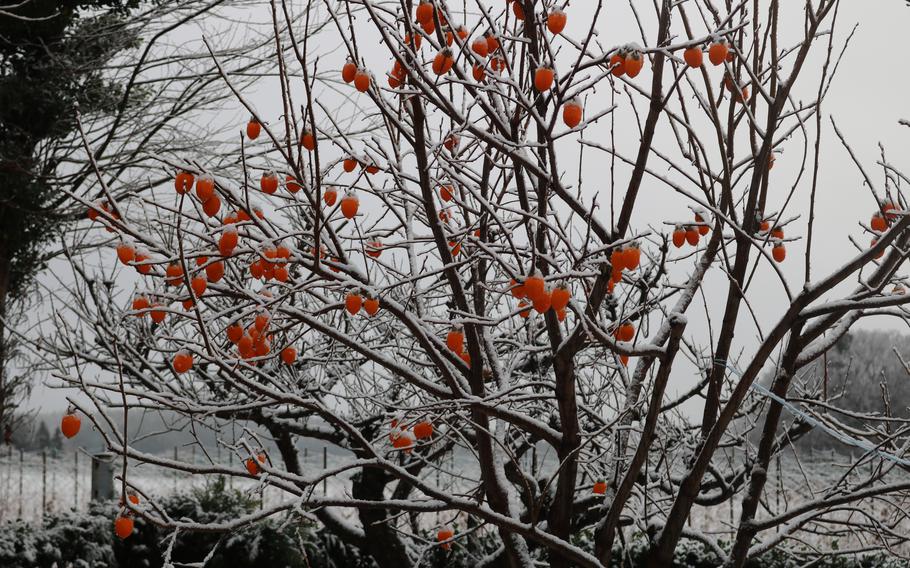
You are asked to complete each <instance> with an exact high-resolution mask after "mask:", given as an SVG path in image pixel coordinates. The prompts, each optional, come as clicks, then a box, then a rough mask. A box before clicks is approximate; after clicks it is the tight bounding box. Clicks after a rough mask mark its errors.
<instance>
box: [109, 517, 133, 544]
mask: <svg viewBox="0 0 910 568" xmlns="http://www.w3.org/2000/svg"><path fill="white" fill-rule="evenodd" d="M133 527H134V525H133V519H132V518H131V517H127V516H124V515H120V516H118V517H117V518H116V519H115V520H114V534H116V535H117V537H118V538H120V539H121V540H123V539H125V538H127V537H129V536H130V535H131V534H133Z"/></svg>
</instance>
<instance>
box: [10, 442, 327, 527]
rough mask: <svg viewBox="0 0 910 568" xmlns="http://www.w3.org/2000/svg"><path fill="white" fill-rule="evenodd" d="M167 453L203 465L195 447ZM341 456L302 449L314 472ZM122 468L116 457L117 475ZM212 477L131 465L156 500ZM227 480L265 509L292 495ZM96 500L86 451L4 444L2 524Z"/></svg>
mask: <svg viewBox="0 0 910 568" xmlns="http://www.w3.org/2000/svg"><path fill="white" fill-rule="evenodd" d="M168 457H169V458H173V459H177V460H184V461H189V462H190V463H201V460H202V459H203V456H202V455H201V453H200V455H199V456H197V455H196V450H195V448H192V449H186V448H183V449H180V448H174V450H173V453H172V454H169V455H168ZM197 457H198V458H199V461H198V462H197ZM337 459H338V458H337V457H336V456H333V455H332V454H331V453H330V452H328V451H327V449H326V448H322V449H321V451H319V450H317V451H315V452H312V453H310V452H309V451H304V452H303V466H304V468H307V469H311V470H312V469H326V468H327V467H330V466H334V465H335V464H333V462H334V461H336V460H337ZM118 460H119V458H118ZM214 460H215V461H216V462H217V463H219V464H221V465H225V466H230V467H235V468H236V467H238V464H237V462H236V461H233V462H230V461H228V460H227V459H224V460H223V461H222V459H221V456H216V457H214ZM206 461H208V460H206ZM119 470H120V468H119V461H117V462H116V463H115V464H114V474H115V475H117V474H118V473H119ZM210 479H211V478H210V477H209V476H202V475H190V474H187V473H184V472H177V471H167V470H164V469H162V468H159V467H155V466H151V465H148V464H140V463H130V464H129V481H130V483H131V484H134V485H136V486H137V487H139V488H141V489H142V491H143V492H144V493H146V494H148V495H150V496H152V497H154V498H156V499H157V498H164V497H169V496H172V495H176V494H180V493H186V492H188V491H191V490H193V489H197V488H201V487H203V486H204V485H205V483H206V481H207V480H210ZM227 484H228V487H229V488H231V489H238V490H240V491H247V492H250V493H255V494H256V495H257V497H258V498H259V499H260V503H261V506H263V507H267V506H270V505H274V504H277V503H281V502H284V501H287V500H290V499H292V498H293V496H291V495H288V494H286V493H284V492H283V491H280V490H278V489H276V488H274V487H269V486H268V485H261V484H260V483H259V482H258V481H257V480H255V479H248V478H235V477H232V476H228V478H227ZM116 487H117V486H116V483H115V491H114V494H115V495H119V490H117V489H116ZM343 490H344V489H343V484H342V481H341V480H335V479H333V480H330V481H328V482H323V483H322V484H320V486H319V487H318V488H316V491H320V492H322V493H323V494H329V493H331V494H333V495H334V494H337V493H340V492H342V491H343ZM91 498H92V456H91V455H89V454H88V453H86V452H85V451H84V450H81V449H77V450H63V451H51V450H47V451H42V452H24V451H21V450H17V449H14V448H13V447H12V446H5V447H0V523H2V522H5V521H11V520H17V519H21V520H25V521H28V522H34V521H38V520H40V519H41V518H42V517H44V516H45V515H50V514H53V513H55V512H59V511H66V510H76V511H86V510H88V507H89V502H90V501H91Z"/></svg>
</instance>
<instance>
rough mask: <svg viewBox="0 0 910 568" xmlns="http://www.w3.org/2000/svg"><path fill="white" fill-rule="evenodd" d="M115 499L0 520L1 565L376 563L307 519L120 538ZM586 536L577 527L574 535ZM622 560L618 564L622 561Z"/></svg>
mask: <svg viewBox="0 0 910 568" xmlns="http://www.w3.org/2000/svg"><path fill="white" fill-rule="evenodd" d="M161 505H162V507H163V508H164V510H165V511H166V512H167V514H168V515H169V516H170V517H172V518H175V519H183V520H188V521H192V522H195V523H219V522H222V521H225V520H227V519H230V518H233V517H236V516H237V515H240V514H243V513H249V512H251V511H253V510H255V509H256V508H257V507H258V506H259V505H258V502H257V501H256V500H255V499H252V498H250V497H248V496H246V495H245V494H243V493H241V492H239V491H236V490H231V489H228V488H227V487H226V486H225V483H224V481H223V479H218V480H216V481H215V482H213V483H211V484H210V485H208V486H207V487H205V488H202V489H197V490H193V491H191V492H189V493H184V494H179V495H176V496H173V497H170V498H167V499H165V500H163V501H162V502H161ZM116 512H117V509H116V508H115V507H114V504H113V503H111V504H106V505H99V504H94V505H93V506H92V507H91V509H90V510H89V511H88V512H73V511H69V512H64V513H60V514H56V515H53V516H49V517H47V518H46V519H45V520H44V522H43V523H41V524H40V525H37V524H29V523H26V522H22V521H15V522H7V523H5V524H3V525H0V567H2V568H51V567H54V566H56V567H58V568H68V567H72V568H135V567H142V568H160V567H162V566H164V565H165V561H166V559H167V557H168V556H169V557H170V560H171V561H172V562H174V563H175V564H176V565H178V566H179V565H181V564H187V563H200V562H203V561H205V566H206V567H207V568H262V567H266V566H267V567H269V568H309V567H319V568H374V567H375V564H374V563H373V562H372V560H370V559H364V558H363V557H362V556H361V555H360V554H359V553H358V552H357V550H356V549H354V548H352V547H350V546H348V545H346V544H345V543H343V542H341V541H340V540H339V539H338V538H337V537H335V536H334V535H332V534H330V533H328V532H327V531H323V530H320V527H319V526H317V525H314V524H310V523H309V522H307V521H301V520H299V519H298V520H288V519H285V520H283V521H281V520H277V519H273V520H269V521H266V522H263V523H260V524H256V525H254V526H251V527H249V528H248V529H245V530H242V531H238V532H235V533H231V534H214V533H180V534H177V535H176V536H175V535H174V534H173V533H171V532H168V531H163V530H160V529H159V528H157V527H155V526H152V525H149V524H147V523H146V522H145V521H143V520H142V519H141V518H140V519H137V520H136V531H135V532H134V534H133V535H132V536H131V537H129V538H128V539H126V540H125V541H120V540H119V539H117V538H115V537H114V535H113V530H112V520H113V518H114V516H115V515H116ZM589 537H590V534H589V533H588V532H582V533H579V535H578V539H581V540H584V539H587V538H589ZM646 544H647V541H646V539H645V538H644V535H641V534H638V535H635V536H632V538H631V539H630V542H629V547H628V549H626V550H623V551H620V550H617V551H616V552H615V554H614V555H613V561H612V563H611V566H620V565H622V566H645V565H646V564H645V556H646V553H647V550H648V547H647V545H646ZM467 548H471V549H473V550H474V551H475V552H477V551H480V550H487V551H490V552H492V551H493V550H495V548H496V543H494V542H493V541H492V540H491V539H490V537H489V535H484V533H483V532H482V531H479V532H477V533H474V534H473V535H471V536H470V537H469V540H468V542H466V546H462V547H455V548H453V549H452V550H451V551H450V552H445V551H443V550H441V549H438V548H435V547H434V548H433V549H432V551H431V552H429V553H428V554H426V555H425V556H424V557H423V558H422V559H421V562H420V565H421V566H426V567H427V568H441V567H443V566H445V567H447V568H462V567H463V568H467V567H468V566H470V560H469V556H468V555H467V554H466V550H467ZM804 560H805V558H802V559H797V558H794V557H792V556H789V555H787V554H785V553H784V552H783V551H775V552H773V553H771V554H769V555H766V556H765V557H762V558H761V559H760V561H757V562H752V563H750V564H749V565H748V566H749V568H788V567H791V566H794V565H799V564H800V563H801V562H802V561H804ZM620 563H622V564H620ZM719 565H720V560H719V559H718V558H717V556H716V555H714V554H713V553H711V552H710V551H708V550H707V549H706V548H705V547H703V546H702V545H700V544H698V543H695V542H693V541H684V542H683V543H682V544H681V546H680V547H679V549H678V551H677V556H676V562H675V563H674V567H677V568H715V567H717V566H719ZM899 565H902V564H898V563H896V562H892V561H888V560H886V559H884V558H882V557H881V556H874V557H865V558H848V557H836V558H832V559H830V560H825V559H819V561H818V563H816V564H813V566H814V567H816V568H873V567H875V568H896V567H897V566H899Z"/></svg>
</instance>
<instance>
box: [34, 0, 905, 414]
mask: <svg viewBox="0 0 910 568" xmlns="http://www.w3.org/2000/svg"><path fill="white" fill-rule="evenodd" d="M486 3H487V5H490V6H495V7H496V8H497V9H499V4H500V2H496V1H494V0H488V1H487V2H486ZM573 4H574V5H573V6H571V7H570V8H569V22H570V23H569V27H568V29H567V32H566V33H567V34H569V35H573V36H574V37H580V35H581V29H582V26H583V25H584V23H585V20H586V18H585V17H584V14H581V12H583V11H584V10H585V9H586V8H583V7H582V6H584V5H586V4H585V3H583V2H577V1H576V2H575V3H573ZM607 4H608V9H607V10H605V12H604V14H603V15H602V17H601V21H599V22H598V23H597V29H598V32H599V34H600V36H599V37H600V38H601V41H602V42H603V44H604V45H605V46H607V47H609V46H611V45H614V44H620V43H626V42H629V41H636V42H639V43H641V40H640V38H639V37H638V31H637V30H638V28H637V26H636V25H635V24H634V20H633V19H632V18H631V11H630V8H629V5H628V3H627V2H608V3H607ZM635 4H636V5H637V6H638V9H639V11H640V13H641V14H642V16H643V17H644V18H645V19H646V21H652V20H653V15H652V13H653V9H652V8H651V5H652V4H651V2H635ZM760 4H762V5H763V6H766V5H767V4H768V2H767V1H766V0H763V1H762V2H760ZM783 4H785V5H789V6H788V7H787V8H786V11H785V13H784V15H783V17H782V28H783V29H784V33H785V35H786V34H790V35H789V36H788V37H789V38H790V41H783V42H782V43H783V44H785V45H792V43H793V41H794V39H795V36H793V35H792V34H793V33H796V32H798V31H799V30H800V29H801V28H802V25H803V21H802V16H801V14H800V11H799V6H800V5H802V2H793V3H792V5H790V4H791V3H789V2H787V3H783ZM295 5H296V6H297V9H299V7H300V6H301V5H302V2H299V1H298V2H295ZM320 5H321V3H320ZM245 10H251V12H250V13H249V14H246V13H243V12H242V11H241V13H240V14H239V15H240V16H241V18H240V19H241V20H243V19H256V20H262V18H264V17H267V12H265V11H263V9H262V8H261V7H258V8H256V11H255V13H253V12H252V8H245ZM691 15H692V14H691V13H690V16H691ZM468 21H469V23H473V21H474V20H473V19H471V18H469V19H468ZM854 24H859V27H858V28H857V31H856V34H855V36H854V38H853V40H852V43H851V45H850V47H849V50H848V51H847V53H846V55H845V56H844V58H843V61H842V62H841V66H840V69H839V70H838V75H837V77H836V79H835V81H834V84H833V86H832V89H831V91H830V92H829V94H828V96H827V98H826V99H825V101H824V106H823V113H824V120H823V132H824V136H823V141H822V146H821V156H822V157H821V163H822V166H821V171H820V179H819V185H818V194H819V200H818V204H817V209H816V228H817V233H816V236H815V245H814V246H815V247H817V249H816V254H815V255H813V256H814V258H813V266H814V274H815V275H816V277H818V276H820V275H823V274H825V273H826V272H828V271H830V270H831V269H833V268H835V267H836V266H839V265H840V264H842V263H843V261H844V260H845V259H846V258H848V257H849V255H851V254H852V253H853V249H852V246H851V244H850V242H849V240H848V236H849V235H853V236H855V237H857V238H858V239H859V241H860V242H862V243H867V242H868V239H869V237H868V236H866V235H863V234H862V231H861V229H860V228H859V226H858V225H857V221H862V222H864V223H867V222H868V219H869V216H870V215H871V213H872V212H873V210H874V209H875V203H874V201H873V199H872V197H871V195H870V193H869V191H868V189H867V188H866V187H864V186H863V183H862V178H861V176H860V173H859V172H858V171H857V169H856V168H855V166H854V165H853V164H852V163H851V162H850V160H849V157H848V155H847V153H846V152H845V150H844V149H843V147H842V146H841V144H840V142H839V141H838V140H837V139H836V137H835V136H834V134H833V130H832V128H831V125H830V121H829V118H828V117H829V115H830V116H833V117H834V119H835V120H836V121H837V124H838V126H839V128H840V129H841V131H842V132H843V134H844V135H845V137H846V138H847V140H848V141H849V143H850V144H851V146H852V147H853V149H854V151H855V152H856V154H857V156H858V157H859V158H860V160H862V162H863V165H864V167H866V169H867V171H868V172H869V173H870V175H871V177H872V179H873V181H874V183H875V184H876V187H877V188H878V189H879V190H881V189H882V188H883V185H884V182H883V176H882V173H881V168H879V167H877V166H876V165H875V162H876V160H878V159H879V158H880V149H879V147H878V144H879V143H881V144H883V146H884V148H885V151H886V153H887V156H888V159H889V161H890V162H891V163H892V164H894V165H896V166H897V167H901V166H904V165H906V164H905V162H906V159H905V156H904V155H903V150H904V148H906V145H907V142H908V141H910V128H908V127H906V126H900V125H899V124H898V119H901V118H905V117H907V118H910V111H908V110H907V109H906V93H907V87H908V79H907V78H906V77H905V75H906V74H905V73H903V72H902V71H903V69H904V68H905V67H906V63H905V59H906V54H907V53H908V52H910V49H908V48H910V45H908V43H910V40H908V34H907V32H906V30H908V29H910V10H908V8H907V6H906V5H905V4H904V3H903V2H900V1H898V0H891V1H884V0H878V1H874V2H870V1H855V0H845V1H844V2H843V5H842V6H841V10H840V14H839V16H838V21H837V29H836V38H837V41H836V46H837V47H836V49H837V50H838V51H839V49H840V47H841V46H842V45H843V41H844V39H845V38H846V37H847V35H848V34H849V33H850V31H851V30H852V29H853V26H854ZM213 25H214V26H220V25H221V24H218V23H211V22H208V23H204V24H203V26H202V27H201V26H199V25H195V24H194V25H192V26H190V27H188V28H186V29H185V30H183V31H182V32H181V38H180V39H186V40H196V39H198V38H199V37H201V34H202V33H203V32H202V30H203V29H209V30H211V27H210V26H213ZM238 25H239V24H238ZM653 29H654V27H653V26H651V28H650V30H651V31H649V32H648V33H649V39H651V40H652V41H653V37H654V35H655V34H654V32H653ZM696 29H697V33H702V32H703V31H704V30H703V28H699V27H697V28H696ZM674 30H675V31H677V32H679V31H680V30H681V26H678V25H677V26H676V27H675V28H674ZM335 34H336V32H335V30H334V29H333V28H330V29H329V30H328V32H327V33H326V34H325V35H324V37H319V36H317V38H315V39H316V40H317V41H318V42H319V43H318V46H319V50H320V51H321V52H322V54H323V55H322V57H321V59H320V68H321V69H329V68H333V67H334V68H336V69H337V68H340V65H341V62H342V60H343V53H342V52H341V50H337V49H336V48H337V47H338V46H337V40H336V36H335ZM358 39H359V41H360V49H361V51H362V52H364V53H365V54H366V55H365V57H366V59H367V63H368V64H369V66H370V68H371V69H372V70H373V71H374V73H375V74H377V75H380V74H381V73H384V72H385V71H386V70H387V69H388V68H389V67H390V63H389V62H390V58H389V56H388V54H387V52H386V51H385V49H384V48H382V49H374V47H375V44H373V45H371V44H370V43H369V40H370V39H371V36H370V34H369V33H367V32H364V34H362V35H358ZM824 43H826V40H825V42H824ZM425 49H426V48H425ZM822 57H823V51H822V43H819V45H818V46H817V48H816V49H815V51H814V52H813V55H812V57H810V59H809V60H808V62H807V65H806V70H805V71H804V73H803V75H802V76H801V78H800V80H799V82H798V84H797V86H796V88H795V90H794V99H796V100H802V101H809V100H811V99H812V98H813V97H814V96H815V90H816V89H817V81H816V80H815V78H816V77H818V75H819V74H820V69H821V62H822ZM561 59H562V58H561ZM561 59H560V60H561ZM787 68H789V65H788V66H787ZM715 75H716V78H717V80H718V81H719V80H720V74H719V72H718V71H716V70H712V77H714V76H715ZM379 80H381V81H383V84H384V80H383V79H382V78H380V79H379ZM635 81H636V83H637V84H640V85H642V86H645V87H647V86H649V85H650V72H649V69H648V67H647V65H646V67H645V70H644V71H643V72H642V74H641V75H640V76H639V77H638V78H637V79H636V80H635ZM273 87H274V82H270V81H263V82H262V85H261V86H259V87H258V88H257V89H256V91H255V92H254V93H250V96H251V99H252V100H253V101H254V104H255V105H256V106H257V109H259V111H260V112H262V113H263V115H265V116H269V117H272V119H273V120H276V121H277V117H278V116H279V115H280V114H281V112H282V111H281V108H280V100H279V98H278V97H277V96H275V91H274V89H273ZM320 97H321V100H322V102H323V104H325V105H326V106H327V107H330V108H331V107H333V106H335V105H336V102H339V101H340V98H339V95H338V94H337V93H335V92H331V91H323V92H321V93H320ZM589 100H590V102H589V104H588V112H589V113H593V112H596V109H598V108H604V107H607V106H609V104H610V101H609V89H606V88H604V89H601V90H599V91H598V93H597V94H594V95H592V98H591V99H589ZM617 102H618V104H619V109H618V113H619V114H618V115H617V129H618V130H619V131H620V141H619V142H618V144H617V145H618V147H620V148H622V147H623V145H625V146H624V147H625V148H627V150H626V151H627V153H628V154H629V155H632V154H633V153H634V151H635V149H636V142H637V135H638V134H637V128H636V127H635V126H634V124H633V123H631V122H628V120H629V117H630V116H631V113H630V110H629V102H628V99H627V98H625V96H623V97H618V98H617ZM725 104H726V103H725ZM693 107H694V105H693ZM693 107H690V108H693ZM724 108H726V107H724ZM643 109H644V107H643V106H642V105H639V111H640V112H642V110H643ZM235 111H236V109H230V112H225V113H224V114H223V115H222V116H221V117H219V119H220V120H226V121H236V122H237V123H238V124H240V125H242V123H243V122H244V121H245V118H244V117H245V113H241V112H235ZM813 122H814V119H813ZM812 128H813V129H814V126H812ZM671 136H672V135H671V131H670V129H669V128H668V127H667V121H666V120H663V119H662V120H661V126H660V127H659V131H658V136H657V143H656V146H658V147H660V148H672V147H673V145H674V143H673V142H672V138H671ZM583 137H584V138H585V139H587V140H592V141H596V142H600V143H602V144H605V145H609V143H610V142H609V119H604V120H602V121H601V122H600V123H599V124H596V125H592V126H590V127H589V128H588V129H587V131H585V133H584V134H583ZM560 144H561V146H560V151H561V152H562V153H563V156H564V157H563V158H562V160H563V164H564V166H563V167H564V168H565V169H566V170H567V174H566V176H567V179H573V180H574V179H575V177H576V175H577V162H575V160H574V156H575V155H576V154H577V148H578V144H577V137H575V136H573V137H567V138H565V139H563V140H562V141H561V142H560ZM783 148H784V152H783V154H782V155H779V156H778V159H777V162H776V166H775V169H774V170H773V172H772V174H771V189H770V192H769V194H770V198H769V208H770V209H771V210H776V209H777V208H778V207H779V206H780V205H781V204H782V202H783V199H784V198H785V196H786V194H787V193H788V192H789V191H790V186H791V184H792V183H793V181H794V178H795V174H796V171H797V170H798V168H799V161H800V159H801V153H802V142H801V140H800V139H799V137H794V138H793V139H792V140H789V141H787V142H786V143H785V144H784V145H783ZM585 152H586V158H585V164H584V179H585V189H586V191H585V194H586V195H589V196H591V195H593V193H594V191H599V192H600V195H601V196H603V195H607V194H609V187H607V186H605V185H604V180H608V179H609V175H608V172H605V171H604V164H605V163H607V160H606V159H605V155H602V156H595V155H594V152H593V150H591V149H587V150H585ZM336 154H337V151H336ZM674 154H675V153H674ZM337 157H338V156H337V155H334V154H332V153H331V152H329V156H328V157H327V158H325V159H326V160H329V159H335V158H337ZM649 165H650V166H651V167H654V168H655V169H658V170H661V169H662V166H661V165H660V164H659V161H658V160H657V159H655V158H653V157H652V159H651V161H650V163H649ZM908 171H910V168H908ZM616 177H617V193H618V194H619V195H621V194H622V189H623V188H624V187H625V183H626V182H627V180H628V171H627V170H618V171H617V176H616ZM809 180H810V176H809V172H807V174H806V175H804V177H803V180H802V182H801V185H800V187H799V188H798V190H797V193H796V197H795V201H794V202H793V204H792V205H791V206H790V207H789V208H788V210H787V214H786V215H785V216H786V217H789V216H793V215H800V216H801V217H800V218H799V219H798V220H797V221H796V222H795V223H793V224H791V225H790V226H789V227H788V231H787V232H788V237H789V236H801V237H802V236H805V231H806V220H807V218H806V215H805V213H806V211H807V204H808V187H809ZM598 184H600V187H598ZM640 198H641V200H640V204H641V205H640V206H639V207H638V208H637V211H636V217H635V219H636V220H635V222H634V223H633V230H634V231H636V232H642V231H645V230H647V229H648V225H649V224H651V227H653V228H654V229H665V228H664V227H663V226H662V225H661V224H660V223H661V221H663V220H666V219H673V220H676V219H679V220H688V219H689V218H690V213H689V210H688V208H687V207H686V205H687V202H686V201H685V200H684V199H682V198H681V197H680V196H678V195H675V194H673V193H672V192H671V190H669V189H668V188H667V187H666V186H664V185H662V184H660V183H659V182H657V181H656V180H654V179H653V178H651V179H648V178H646V180H645V183H644V185H643V188H642V194H641V195H640ZM600 203H601V215H602V216H603V217H602V219H603V220H605V221H608V217H607V212H608V203H607V202H606V201H605V200H604V198H603V197H601V201H600ZM367 212H368V213H369V209H367ZM607 224H609V223H608V222H607ZM804 245H805V243H804V241H802V240H800V241H797V242H794V243H789V244H788V245H787V246H788V260H787V262H786V263H784V264H783V266H782V268H783V271H784V273H785V274H786V276H787V277H788V279H789V283H790V287H791V289H794V290H798V289H799V288H800V287H801V286H802V275H803V255H804V250H805V249H804ZM111 256H113V253H112V255H111ZM43 280H44V282H50V279H49V278H47V277H46V276H45V277H43ZM676 281H679V278H677V279H676ZM749 295H750V298H751V301H752V302H753V307H754V308H755V309H756V312H757V316H758V318H759V320H760V322H761V324H762V325H763V327H764V328H767V326H768V324H769V323H770V322H773V321H775V319H776V317H777V316H778V315H779V314H780V313H781V312H782V311H783V307H784V296H783V294H782V292H781V287H780V285H779V283H778V282H777V281H776V277H774V276H773V274H772V273H771V272H770V271H769V270H767V269H764V270H763V269H760V270H759V272H758V274H757V276H756V280H755V282H753V283H752V286H751V288H750V290H749ZM705 296H706V300H705V301H706V303H707V304H708V309H709V310H710V312H711V314H712V318H715V319H716V322H719V319H720V315H721V314H722V309H723V303H724V301H725V296H726V280H725V278H724V277H723V275H722V274H721V273H720V272H719V271H717V270H716V269H715V270H714V271H713V272H712V275H711V276H710V277H709V278H708V280H707V282H706V287H705ZM689 316H690V326H689V329H688V332H687V334H688V337H689V338H690V339H691V340H692V341H694V342H695V344H696V345H700V346H706V337H707V336H706V334H705V330H706V327H705V325H704V322H705V315H704V308H703V305H702V301H701V300H700V299H699V300H697V301H696V302H695V304H693V306H692V308H691V309H690V311H689ZM743 316H744V321H743V322H742V323H743V324H744V325H743V327H742V331H740V332H739V333H738V334H737V339H736V341H735V343H734V352H736V351H738V350H740V349H741V350H744V352H745V353H749V351H750V350H751V349H752V348H753V347H754V345H755V338H756V334H755V330H754V326H752V325H751V323H749V321H747V320H749V319H751V318H750V316H749V315H748V313H745V314H743ZM717 325H718V324H717V323H715V326H717ZM858 327H860V328H863V327H866V328H869V327H878V328H887V329H891V328H893V329H902V328H903V324H901V323H900V322H899V321H898V320H896V319H869V320H865V321H864V322H863V323H862V324H860V325H859V326H858ZM715 331H716V327H715ZM691 371H692V370H691V368H689V369H685V368H680V369H678V370H675V371H674V377H673V383H672V386H671V392H670V393H669V394H668V396H673V388H674V387H675V389H676V390H677V391H683V390H686V389H687V388H688V387H689V386H691V384H692V383H693V381H694V380H695V378H694V377H693V376H692V375H691ZM64 397H65V393H64V392H63V391H60V390H51V389H48V388H46V387H44V386H37V387H36V389H35V391H34V393H33V395H32V397H31V399H30V400H29V402H28V406H29V407H30V408H37V409H40V410H42V411H53V412H56V411H58V410H59V409H60V408H62V407H63V406H64V405H65V401H64ZM688 410H689V411H695V410H697V407H695V408H689V409H688Z"/></svg>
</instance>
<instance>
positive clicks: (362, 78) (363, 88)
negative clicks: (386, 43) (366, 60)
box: [354, 67, 370, 93]
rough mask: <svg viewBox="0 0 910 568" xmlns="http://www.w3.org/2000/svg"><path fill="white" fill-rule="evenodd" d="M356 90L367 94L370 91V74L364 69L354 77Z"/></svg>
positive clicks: (358, 71)
mask: <svg viewBox="0 0 910 568" xmlns="http://www.w3.org/2000/svg"><path fill="white" fill-rule="evenodd" d="M354 88H355V89H357V90H358V91H360V92H361V93H365V92H367V91H369V90H370V73H369V71H367V70H366V69H364V68H362V67H361V68H360V69H358V70H357V73H356V74H355V75H354Z"/></svg>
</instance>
